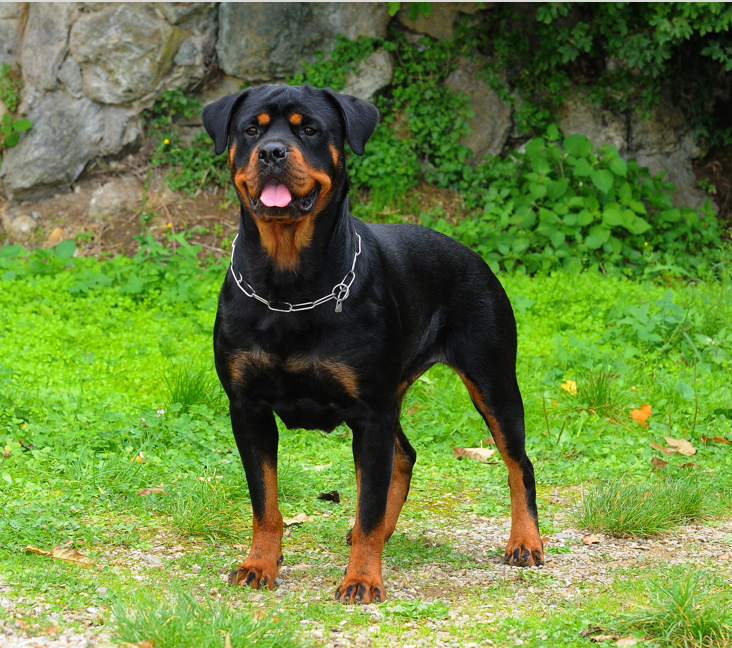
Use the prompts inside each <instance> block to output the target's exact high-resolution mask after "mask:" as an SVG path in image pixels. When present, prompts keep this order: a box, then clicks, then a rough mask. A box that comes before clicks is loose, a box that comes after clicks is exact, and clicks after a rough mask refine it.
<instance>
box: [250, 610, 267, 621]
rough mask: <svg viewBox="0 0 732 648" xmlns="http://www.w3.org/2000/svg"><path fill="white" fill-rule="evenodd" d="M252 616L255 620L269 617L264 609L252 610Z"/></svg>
mask: <svg viewBox="0 0 732 648" xmlns="http://www.w3.org/2000/svg"><path fill="white" fill-rule="evenodd" d="M252 617H253V618H254V620H255V621H261V620H262V619H266V618H267V613H266V612H265V611H264V610H254V612H252Z"/></svg>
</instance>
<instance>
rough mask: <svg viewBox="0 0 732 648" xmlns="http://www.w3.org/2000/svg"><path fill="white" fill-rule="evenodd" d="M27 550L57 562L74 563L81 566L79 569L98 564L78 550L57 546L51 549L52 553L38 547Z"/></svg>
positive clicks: (29, 547)
mask: <svg viewBox="0 0 732 648" xmlns="http://www.w3.org/2000/svg"><path fill="white" fill-rule="evenodd" d="M25 550H26V551H30V552H31V553H37V554H40V555H41V556H48V557H49V558H55V559H56V560H64V561H66V562H70V563H74V564H75V565H79V567H87V568H89V567H94V566H96V563H95V562H94V561H93V560H92V559H91V558H88V557H87V556H84V555H83V554H80V553H79V552H78V551H77V550H76V549H71V548H64V547H61V546H56V547H54V548H53V549H51V551H46V550H45V549H39V548H38V547H33V546H28V547H26V548H25Z"/></svg>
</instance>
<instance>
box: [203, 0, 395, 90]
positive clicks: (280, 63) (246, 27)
mask: <svg viewBox="0 0 732 648" xmlns="http://www.w3.org/2000/svg"><path fill="white" fill-rule="evenodd" d="M388 21H389V14H388V12H387V8H386V3H384V2H376V3H371V2H359V3H356V2H329V3H304V2H302V3H301V2H292V3H289V2H273V3H263V2H247V3H237V2H222V3H221V5H220V6H219V39H218V42H217V43H216V52H217V54H218V58H219V65H220V67H221V69H222V70H223V71H224V72H225V73H226V74H229V75H231V76H235V77H237V78H240V79H244V80H245V81H265V80H272V79H284V78H285V77H286V76H289V75H292V74H294V73H295V72H296V71H297V69H299V66H300V63H301V61H303V60H307V61H314V60H315V59H316V53H317V52H318V51H328V50H330V49H332V48H333V46H334V45H335V42H336V41H335V35H336V34H343V35H344V36H347V37H348V38H356V37H358V36H362V35H363V36H377V37H384V36H386V25H387V23H388Z"/></svg>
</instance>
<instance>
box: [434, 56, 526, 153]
mask: <svg viewBox="0 0 732 648" xmlns="http://www.w3.org/2000/svg"><path fill="white" fill-rule="evenodd" d="M479 72H480V68H479V66H478V64H476V63H475V62H474V61H469V60H467V59H460V61H459V63H458V68H457V69H456V70H453V71H452V72H451V73H450V74H449V76H448V77H447V79H445V85H447V87H448V88H450V90H452V91H453V92H461V93H463V94H464V95H466V96H467V97H468V99H469V100H470V108H471V110H472V111H473V116H472V117H471V118H470V119H469V120H468V124H469V125H470V128H471V130H472V133H468V134H467V135H463V136H462V137H461V138H460V140H459V143H460V144H462V145H463V146H467V147H468V148H469V149H470V150H471V151H472V152H473V161H474V162H475V163H476V164H477V163H478V162H480V161H481V160H482V159H483V158H484V157H485V156H486V155H488V154H490V155H498V154H499V153H500V152H501V150H502V149H503V146H504V144H505V143H506V139H507V138H508V136H509V134H510V133H511V129H512V127H513V122H512V120H511V107H510V106H509V105H508V104H506V103H504V102H503V101H501V99H500V98H499V97H498V95H497V94H496V92H495V91H494V90H493V89H492V88H491V87H490V86H489V85H488V84H487V83H486V82H485V81H483V79H481V78H480V75H479Z"/></svg>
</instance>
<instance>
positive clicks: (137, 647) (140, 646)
mask: <svg viewBox="0 0 732 648" xmlns="http://www.w3.org/2000/svg"><path fill="white" fill-rule="evenodd" d="M122 645H123V646H128V647H129V648H155V646H153V642H152V641H138V642H137V643H133V644H131V643H127V642H123V643H122Z"/></svg>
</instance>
